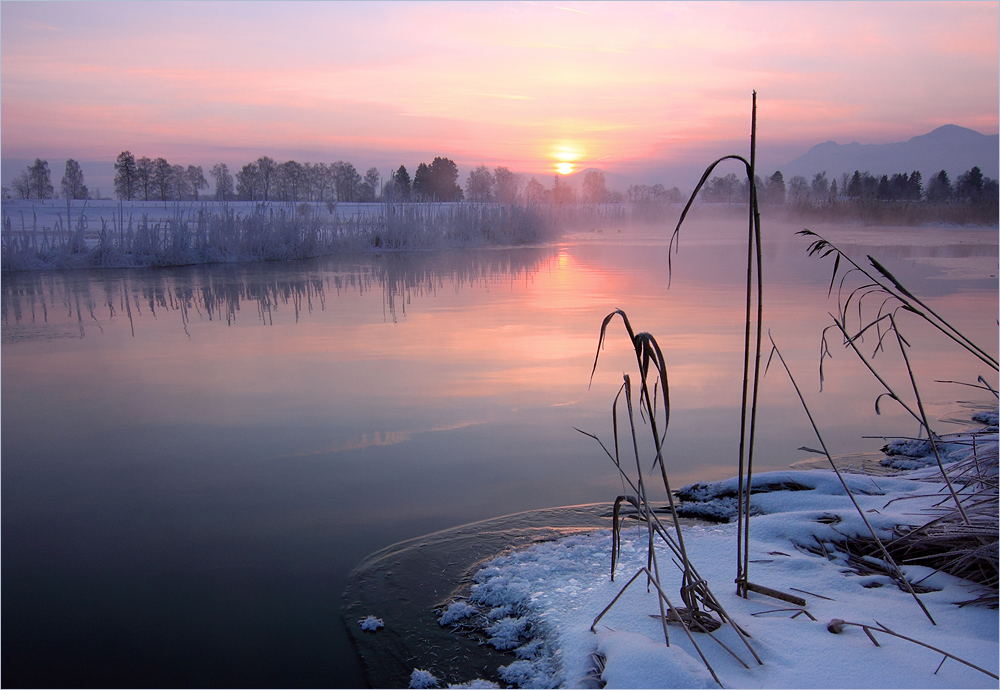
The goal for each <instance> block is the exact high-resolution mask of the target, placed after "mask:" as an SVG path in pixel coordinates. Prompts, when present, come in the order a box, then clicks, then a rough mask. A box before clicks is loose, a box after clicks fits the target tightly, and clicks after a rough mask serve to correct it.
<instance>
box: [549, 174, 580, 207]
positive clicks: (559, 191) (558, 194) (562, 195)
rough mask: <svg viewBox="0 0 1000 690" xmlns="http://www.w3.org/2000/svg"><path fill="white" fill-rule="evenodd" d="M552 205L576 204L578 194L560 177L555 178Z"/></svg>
mask: <svg viewBox="0 0 1000 690" xmlns="http://www.w3.org/2000/svg"><path fill="white" fill-rule="evenodd" d="M552 203H553V204H573V203H576V192H574V191H573V188H572V187H570V186H569V184H567V183H566V181H565V180H563V178H562V177H560V176H559V175H556V176H555V181H554V182H553V183H552Z"/></svg>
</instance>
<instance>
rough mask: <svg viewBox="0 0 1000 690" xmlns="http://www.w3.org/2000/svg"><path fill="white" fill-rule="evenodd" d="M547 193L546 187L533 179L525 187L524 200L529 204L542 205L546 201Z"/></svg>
mask: <svg viewBox="0 0 1000 690" xmlns="http://www.w3.org/2000/svg"><path fill="white" fill-rule="evenodd" d="M546 191H547V190H546V189H545V187H544V185H542V183H541V182H539V181H538V180H536V179H535V178H534V177H532V178H531V179H530V180H528V184H527V185H525V187H524V200H525V201H527V202H528V203H529V204H540V203H542V202H543V201H545V194H546Z"/></svg>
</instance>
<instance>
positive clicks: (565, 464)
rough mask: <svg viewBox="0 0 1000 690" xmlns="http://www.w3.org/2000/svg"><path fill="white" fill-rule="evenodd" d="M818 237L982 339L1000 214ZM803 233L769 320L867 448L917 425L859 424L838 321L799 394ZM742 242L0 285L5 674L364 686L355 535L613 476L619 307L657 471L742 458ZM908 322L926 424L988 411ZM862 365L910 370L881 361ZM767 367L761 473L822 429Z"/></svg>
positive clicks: (48, 278)
mask: <svg viewBox="0 0 1000 690" xmlns="http://www.w3.org/2000/svg"><path fill="white" fill-rule="evenodd" d="M794 229H797V228H794ZM815 229H817V230H819V231H823V232H826V233H828V234H829V236H830V238H831V239H834V240H835V241H838V242H841V243H843V245H844V247H845V248H846V249H848V250H849V251H850V252H851V254H852V255H853V256H855V257H856V258H858V259H859V260H860V259H863V258H864V256H865V254H867V253H872V254H874V255H876V256H877V257H879V259H880V260H881V261H882V262H883V263H884V264H885V265H886V266H887V267H889V268H890V270H893V271H894V272H895V273H896V275H897V276H898V277H900V279H901V280H902V281H903V282H904V283H905V284H906V285H907V286H908V287H909V288H910V289H911V290H912V291H914V292H915V293H917V294H918V295H920V296H921V297H925V298H926V299H927V301H928V302H930V303H931V304H932V305H933V306H934V307H935V308H938V309H940V311H941V312H942V313H945V314H947V315H948V316H949V317H950V319H951V320H952V321H953V322H954V323H955V325H957V326H958V327H959V328H962V329H964V330H965V331H966V332H967V334H968V335H970V336H971V337H972V338H973V339H975V340H977V341H979V342H980V343H982V344H983V345H984V346H985V347H986V348H987V349H988V350H989V351H990V352H991V353H993V354H994V355H995V354H996V349H997V321H996V317H997V308H998V307H997V288H996V286H997V278H996V276H997V235H996V232H995V230H988V231H977V230H967V229H917V230H914V229H882V230H873V229H866V228H836V227H833V228H815ZM792 230H793V229H792V228H783V229H777V228H771V229H769V228H768V227H767V225H765V233H766V234H767V236H768V239H767V241H766V242H765V246H764V261H765V266H764V269H765V277H766V281H767V286H766V293H765V322H766V325H765V327H766V328H769V329H770V331H771V333H772V334H773V335H774V337H775V340H776V341H777V342H778V344H779V346H781V348H782V351H783V352H784V354H785V356H786V359H788V360H789V362H790V364H791V366H792V367H793V371H795V373H796V376H797V377H798V378H799V383H800V385H801V386H802V388H803V390H804V392H805V394H806V395H807V397H808V399H809V403H810V407H811V409H812V411H813V413H814V415H815V416H816V417H817V419H818V421H819V422H820V424H821V426H822V427H823V433H824V440H826V442H827V444H828V445H829V446H830V447H831V450H832V451H833V452H834V453H852V452H864V451H868V450H873V449H877V448H878V447H879V446H880V445H882V444H883V443H884V441H882V440H881V439H880V438H866V437H867V436H876V437H878V436H885V435H900V434H901V435H913V434H915V433H916V432H917V428H916V425H915V423H913V422H912V420H909V419H908V418H906V417H905V416H904V415H902V414H901V413H900V412H899V411H898V410H896V409H893V408H892V406H891V405H890V404H887V403H883V405H882V412H883V413H882V415H881V416H876V415H875V414H874V400H875V397H876V396H877V395H878V394H879V393H880V392H881V389H880V388H879V387H878V384H877V382H875V381H874V380H873V379H872V377H871V376H870V375H868V374H866V373H865V371H864V370H863V368H862V367H861V366H860V365H859V364H858V362H857V361H856V359H855V358H853V355H850V354H849V353H848V352H846V351H844V350H843V349H842V348H841V347H840V346H839V344H837V342H836V339H833V338H832V339H831V342H833V344H834V346H833V347H831V350H832V351H833V354H834V359H833V360H828V361H827V363H826V382H825V384H824V391H823V393H822V394H820V393H819V390H818V388H819V381H818V362H819V359H818V354H819V347H820V334H821V332H822V330H823V328H825V327H826V326H828V325H829V324H830V318H829V316H828V315H827V312H828V311H830V310H833V309H834V306H835V299H836V297H835V296H834V298H833V299H834V301H833V302H831V301H830V300H829V299H828V298H827V289H828V286H829V271H830V269H831V268H832V265H831V263H830V262H829V260H827V261H820V260H817V259H808V258H806V256H805V246H806V242H805V241H803V240H802V239H801V238H797V237H795V236H794V235H793V234H792V232H791V231H792ZM742 234H743V228H742V222H741V221H740V222H736V221H734V222H723V221H712V222H708V221H705V222H702V223H700V224H699V223H696V224H694V225H693V226H692V227H691V228H690V232H688V231H687V230H686V231H685V234H684V236H683V240H682V245H681V252H680V254H679V255H678V256H676V257H674V274H673V278H672V285H671V286H670V287H669V289H668V286H667V276H666V258H667V244H666V239H667V238H666V236H665V234H664V233H663V232H662V231H654V230H626V231H623V232H621V233H619V232H614V231H606V232H604V233H599V232H585V231H581V232H579V233H570V234H568V235H567V236H565V237H564V238H563V239H562V240H561V241H559V242H555V243H552V244H551V245H547V246H544V247H532V248H520V249H509V250H496V249H494V250H476V251H452V252H434V253H431V252H428V253H413V254H407V255H393V256H378V257H367V256H365V257H347V258H344V257H339V258H329V259H321V260H312V261H303V262H292V263H273V264H258V265H228V266H202V267H187V268H175V269H161V270H128V271H77V272H68V273H55V272H45V273H32V274H21V275H11V276H4V278H3V283H2V318H3V323H2V382H3V386H2V457H3V467H2V470H3V483H2V539H3V541H2V544H3V546H2V548H3V553H2V556H3V558H2V575H3V598H4V606H3V613H2V616H3V621H2V624H3V628H4V633H5V634H4V636H3V643H2V644H3V684H4V685H7V686H12V685H18V686H32V685H33V686H41V685H46V686H86V685H92V686H93V685H99V686H109V687H112V686H244V687H245V686H282V687H289V686H304V687H309V686H328V687H330V686H332V687H338V686H339V687H355V686H359V685H361V684H362V683H363V678H362V676H361V674H360V670H359V667H358V666H357V663H356V661H355V659H354V657H353V654H352V652H351V648H350V646H349V643H348V641H347V636H346V634H345V632H344V630H343V628H342V625H341V621H340V605H341V593H342V592H343V590H344V587H345V584H346V576H347V573H348V572H349V571H350V570H351V568H353V567H354V566H355V565H356V564H358V563H359V562H360V561H361V560H362V558H363V557H364V556H365V555H366V554H368V553H370V552H373V551H375V550H377V549H380V548H383V547H386V546H388V545H390V544H392V543H394V542H397V541H401V540H404V539H409V538H413V537H416V536H419V535H421V534H426V533H429V532H433V531H436V530H441V529H446V528H450V527H454V526H456V525H461V524H465V523H469V522H473V521H476V520H482V519H487V518H492V517H496V516H499V515H505V514H510V513H514V512H519V511H524V510H533V509H539V508H550V507H555V506H561V505H575V504H582V503H592V502H600V501H612V500H613V499H614V497H615V496H616V495H617V494H618V493H620V492H621V484H620V482H619V481H618V480H617V478H616V476H615V474H614V473H613V471H612V470H613V467H612V466H611V464H610V462H609V461H608V459H607V458H606V456H604V455H603V453H602V451H601V450H600V448H599V447H598V446H597V444H596V443H595V442H594V441H592V440H591V439H588V438H586V437H585V436H583V435H581V434H580V433H578V432H577V431H575V430H574V427H578V428H580V429H584V430H586V431H589V432H592V433H595V434H598V435H599V436H601V437H602V438H604V439H605V440H606V441H610V438H611V418H610V412H611V401H612V398H613V397H614V394H615V392H616V390H617V388H618V386H619V385H620V383H621V380H622V379H621V377H622V372H623V371H625V370H626V369H627V368H629V367H630V365H631V362H630V358H631V357H632V355H631V351H630V348H629V346H628V344H627V343H626V341H625V339H624V330H623V329H622V328H621V326H620V324H618V323H614V324H613V325H612V327H611V328H612V330H611V334H612V337H611V338H610V340H609V343H608V346H607V348H606V350H605V352H604V353H603V354H602V359H601V362H600V364H599V366H598V369H597V373H596V375H595V377H594V381H593V385H592V386H590V387H589V388H588V383H589V380H590V372H591V367H592V365H593V358H594V354H595V349H596V344H597V334H598V329H599V327H600V323H601V320H602V319H603V317H604V316H605V315H606V314H608V313H609V312H610V311H611V310H612V309H614V308H618V307H620V308H622V309H624V310H626V311H627V312H628V314H629V317H630V318H631V319H632V322H633V324H634V325H635V326H636V328H637V329H639V330H647V331H650V332H651V333H653V334H654V335H655V336H656V337H657V339H658V340H659V342H660V344H661V346H662V347H663V349H664V352H665V354H666V359H667V363H668V370H669V376H670V381H669V384H670V392H671V402H672V410H671V421H670V429H669V432H668V436H667V449H668V450H667V452H668V457H667V462H668V470H669V471H670V475H671V481H672V482H674V484H675V485H676V486H680V485H681V484H683V483H686V482H691V481H696V480H698V479H717V478H723V477H726V476H732V475H733V474H735V466H736V456H737V443H738V434H739V400H740V376H741V370H742V355H741V353H742V342H743V330H742V328H743V327H742V323H743V308H744V307H743V300H744V298H743V294H742V291H743V287H744V283H745V265H744V262H745V247H744V244H743V242H744V241H743V239H742ZM905 327H906V328H907V337H908V338H909V339H910V340H911V342H912V343H913V348H912V352H911V358H912V359H913V361H914V367H915V369H916V371H917V373H918V375H919V376H920V380H921V381H922V382H925V383H922V384H921V393H922V395H923V397H924V402H925V404H927V405H928V407H929V409H930V410H931V413H932V414H933V415H936V416H943V415H954V414H956V410H958V411H959V413H960V412H961V410H962V406H961V404H959V403H958V401H968V402H969V405H972V404H975V403H980V402H982V401H985V400H986V399H987V398H986V397H985V396H982V395H981V394H980V392H979V391H976V390H975V389H972V388H969V387H960V386H956V385H954V384H935V383H933V380H934V379H942V380H961V381H966V382H975V380H976V377H977V376H978V375H980V374H985V373H986V372H984V371H983V368H982V367H981V366H979V365H978V364H977V363H976V361H975V360H973V359H972V358H970V357H968V356H966V355H964V354H961V353H959V351H958V350H957V349H956V348H955V347H954V346H952V345H951V344H950V343H949V342H947V341H946V340H944V339H943V338H941V337H939V336H936V335H935V334H933V333H931V332H929V331H928V330H927V329H926V328H924V327H922V326H920V325H919V324H917V323H915V322H913V321H912V320H911V321H909V322H907V324H906V326H905ZM870 345H871V347H872V348H873V347H874V340H871V341H870ZM879 358H881V359H879ZM876 362H884V363H885V366H886V367H887V368H888V370H889V371H890V372H891V374H890V376H891V379H892V381H893V382H894V385H896V384H898V385H899V386H900V387H901V388H902V389H903V390H908V389H906V385H908V384H907V379H906V375H905V372H904V371H902V370H900V369H899V367H898V366H896V364H898V355H897V354H895V353H894V352H892V351H891V350H887V351H886V352H885V353H882V354H880V355H879V356H878V358H876ZM628 370H630V371H631V369H628ZM779 373H780V372H778V371H775V370H773V369H772V370H771V371H770V372H769V373H768V374H767V377H766V378H765V379H764V383H763V384H762V388H761V413H760V432H759V445H758V453H759V455H758V467H759V468H760V469H776V468H783V467H787V466H788V465H789V464H790V463H792V462H795V461H798V460H802V459H803V457H806V455H805V454H803V453H802V452H801V451H799V450H797V449H798V448H799V447H800V446H803V445H809V446H814V445H815V444H816V441H815V438H814V437H813V436H812V432H811V430H810V428H809V427H808V422H807V420H806V419H805V416H804V415H803V413H802V411H801V408H800V407H799V406H798V402H797V400H796V399H795V398H794V394H793V392H792V390H791V388H790V386H789V384H788V382H787V379H785V378H783V377H782V376H779V375H778V374H779ZM990 376H992V378H989V377H988V380H990V381H991V385H993V386H996V383H997V382H996V376H995V374H991V375H990ZM942 425H943V426H944V428H943V429H942V430H944V431H948V430H951V429H950V428H948V423H947V422H944V423H942Z"/></svg>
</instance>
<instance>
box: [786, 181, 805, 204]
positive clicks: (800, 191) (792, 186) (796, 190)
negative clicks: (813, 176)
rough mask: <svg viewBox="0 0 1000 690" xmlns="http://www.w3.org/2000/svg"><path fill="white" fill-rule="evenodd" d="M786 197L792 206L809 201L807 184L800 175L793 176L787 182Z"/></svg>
mask: <svg viewBox="0 0 1000 690" xmlns="http://www.w3.org/2000/svg"><path fill="white" fill-rule="evenodd" d="M788 195H789V196H790V197H791V198H792V203H793V204H805V203H806V202H808V201H809V183H808V182H807V181H806V178H805V177H803V176H802V175H793V176H792V177H791V179H789V180H788Z"/></svg>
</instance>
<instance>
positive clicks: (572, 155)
mask: <svg viewBox="0 0 1000 690" xmlns="http://www.w3.org/2000/svg"><path fill="white" fill-rule="evenodd" d="M549 157H551V158H553V159H555V161H556V162H555V168H556V172H557V173H559V174H560V175H570V174H572V172H573V171H574V170H575V169H576V161H578V160H580V159H581V158H583V150H582V148H581V147H580V146H579V145H578V144H577V143H576V142H572V141H560V142H559V143H557V144H555V145H553V146H552V149H551V151H550V153H549Z"/></svg>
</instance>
